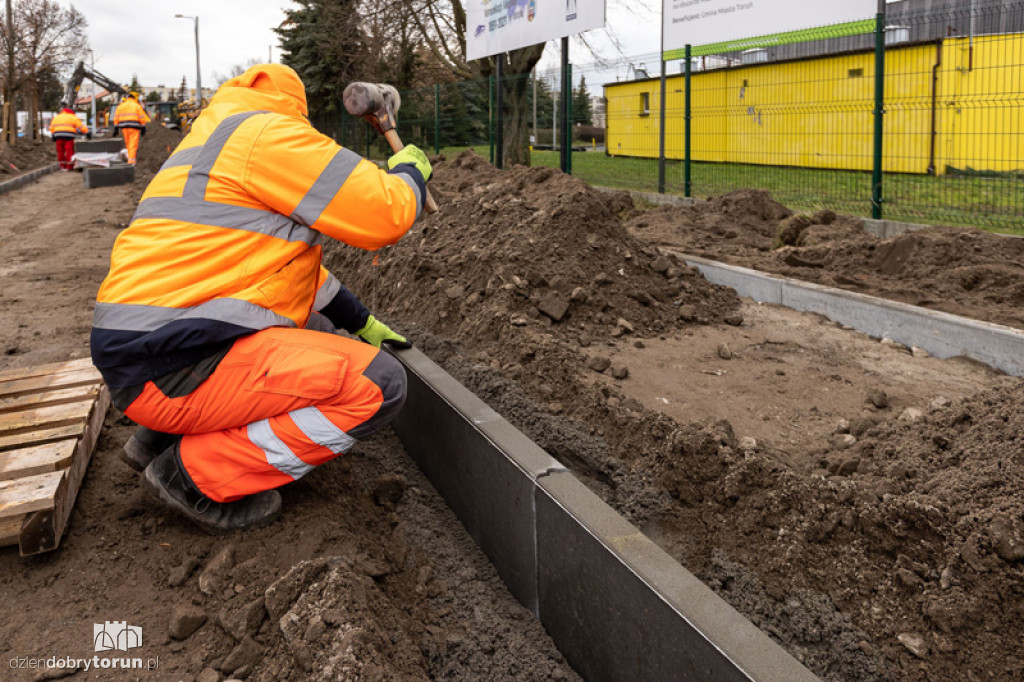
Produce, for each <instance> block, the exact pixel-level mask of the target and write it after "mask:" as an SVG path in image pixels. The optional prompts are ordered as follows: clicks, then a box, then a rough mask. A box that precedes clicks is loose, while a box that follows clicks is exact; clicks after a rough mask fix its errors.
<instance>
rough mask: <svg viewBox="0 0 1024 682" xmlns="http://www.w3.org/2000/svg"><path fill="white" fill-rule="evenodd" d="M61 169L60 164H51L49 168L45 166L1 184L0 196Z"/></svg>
mask: <svg viewBox="0 0 1024 682" xmlns="http://www.w3.org/2000/svg"><path fill="white" fill-rule="evenodd" d="M59 168H60V165H59V164H56V163H54V164H51V165H49V166H43V167H42V168H36V169H35V170H33V171H29V172H28V173H23V174H21V175H19V176H18V177H16V178H14V179H12V180H8V181H7V182H0V194H6V193H7V192H11V191H13V190H16V189H20V188H22V187H24V186H25V185H27V184H29V183H30V182H35V181H36V180H38V179H39V178H41V177H43V176H44V175H48V174H50V173H54V172H56V171H57V169H59Z"/></svg>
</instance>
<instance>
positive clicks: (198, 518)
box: [142, 443, 281, 534]
mask: <svg viewBox="0 0 1024 682" xmlns="http://www.w3.org/2000/svg"><path fill="white" fill-rule="evenodd" d="M180 447H181V444H180V443H175V444H174V445H173V446H171V447H170V448H168V449H167V450H164V452H163V453H161V454H160V456H159V457H157V458H156V459H154V460H153V461H152V462H151V463H150V465H149V466H148V467H146V471H145V473H144V474H143V475H142V487H143V488H145V489H146V492H148V493H149V494H150V495H152V496H153V497H155V498H156V499H158V500H160V501H161V502H163V503H164V504H166V505H167V506H169V507H171V508H172V509H174V510H176V511H178V512H180V513H181V514H184V515H185V516H187V517H188V519H189V520H190V521H192V522H193V523H195V524H196V525H198V526H199V527H200V528H202V529H203V530H205V531H206V532H208V533H214V534H224V533H230V532H232V531H236V530H243V529H249V528H260V527H261V526H265V525H267V524H269V523H272V522H273V521H274V519H276V518H277V517H278V515H279V514H280V513H281V494H280V493H278V492H277V491H276V490H265V491H263V492H261V493H256V494H255V495H248V496H247V497H243V498H242V499H240V500H237V501H235V502H214V501H213V500H211V499H210V498H209V497H207V496H206V495H203V494H202V493H201V492H199V488H197V487H196V485H195V483H193V482H192V479H191V478H190V477H189V475H188V472H187V471H185V466H184V465H183V464H182V463H181V455H180V453H179V448H180Z"/></svg>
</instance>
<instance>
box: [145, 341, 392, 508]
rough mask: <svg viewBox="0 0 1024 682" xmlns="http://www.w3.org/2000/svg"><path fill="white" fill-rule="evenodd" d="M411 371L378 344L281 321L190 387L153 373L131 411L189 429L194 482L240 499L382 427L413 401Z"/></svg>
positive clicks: (155, 424) (186, 444) (186, 446)
mask: <svg viewBox="0 0 1024 682" xmlns="http://www.w3.org/2000/svg"><path fill="white" fill-rule="evenodd" d="M405 380H406V377H405V371H404V369H403V368H402V365H401V363H399V362H398V361H397V360H395V359H394V358H393V357H391V356H390V355H389V354H387V353H385V352H381V351H380V350H378V349H377V348H375V347H374V346H371V345H368V344H365V343H361V342H359V341H353V340H351V339H347V338H344V337H341V336H337V335H335V334H325V333H323V332H320V331H313V330H309V329H288V328H281V327H273V328H270V329H264V330H263V331H260V332H257V333H255V334H252V335H250V336H245V337H242V338H240V339H237V340H236V341H235V342H234V345H233V346H232V347H231V349H230V350H229V351H228V353H227V355H225V356H224V358H223V359H222V360H221V361H220V363H219V364H218V365H217V367H216V369H215V370H214V371H213V373H212V374H211V375H210V376H209V377H208V378H207V379H206V380H204V381H202V383H200V384H199V385H198V386H197V387H195V388H193V389H191V390H190V392H188V393H187V395H176V393H180V392H182V391H177V392H176V391H170V393H172V394H175V397H170V396H168V395H167V394H165V393H164V391H163V390H161V389H160V388H159V387H157V385H156V384H154V383H153V382H152V381H149V382H146V384H145V385H144V387H143V390H142V393H141V394H140V395H139V397H137V398H136V399H135V400H134V401H132V403H131V405H129V406H128V408H127V409H126V410H125V414H126V415H127V416H128V417H129V418H130V419H132V420H134V421H136V422H138V423H139V424H142V425H143V426H146V427H149V428H151V429H154V430H157V431H163V432H165V433H181V434H185V435H184V437H183V438H182V440H181V460H182V463H183V464H184V466H185V470H186V471H187V472H188V474H189V476H190V477H191V478H192V482H193V483H195V485H196V487H197V488H199V490H200V492H202V493H203V494H204V495H206V496H207V497H209V498H211V499H213V500H214V501H216V502H231V501H233V500H237V499H239V498H241V497H244V496H246V495H252V494H254V493H258V492H261V491H264V490H269V489H271V488H276V487H278V486H281V485H284V484H286V483H291V482H292V481H294V480H296V479H298V478H300V477H301V476H303V475H304V474H306V473H308V472H309V471H310V470H312V469H313V467H315V466H317V465H320V464H323V463H324V462H326V461H328V460H330V459H333V458H334V457H337V456H338V455H340V454H342V453H344V452H346V451H347V450H348V449H349V448H350V447H351V446H352V445H353V444H354V443H355V441H356V440H358V439H360V438H365V437H366V436H368V435H370V434H372V433H374V432H376V431H378V430H380V429H381V428H383V427H384V426H385V425H386V424H387V423H388V422H390V421H391V420H392V419H393V418H394V416H395V415H396V414H397V413H398V411H399V410H400V409H401V407H402V404H403V403H404V402H405ZM165 388H166V387H165Z"/></svg>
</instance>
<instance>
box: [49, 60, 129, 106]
mask: <svg viewBox="0 0 1024 682" xmlns="http://www.w3.org/2000/svg"><path fill="white" fill-rule="evenodd" d="M86 78H88V79H89V80H91V81H92V82H93V83H95V84H96V85H98V86H100V87H101V88H103V89H105V90H106V91H107V92H109V93H111V94H116V95H117V96H118V97H119V98H121V97H124V96H125V95H127V94H128V91H127V90H125V89H124V88H123V87H121V86H120V85H119V84H118V83H117V82H116V81H114V80H111V79H110V78H108V77H106V76H104V75H103V74H102V73H100V72H99V71H96V70H95V69H93V68H92V67H89V66H86V64H85V62H78V65H77V66H75V70H74V72H73V73H72V74H71V78H70V79H69V80H68V86H67V88H66V89H65V90H64V100H63V101H64V103H65V104H67V106H72V105H74V103H75V99H76V96H77V94H78V89H79V88H80V87H82V82H83V81H84V80H85V79H86ZM118 101H120V100H118Z"/></svg>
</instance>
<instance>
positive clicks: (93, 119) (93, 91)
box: [89, 50, 99, 133]
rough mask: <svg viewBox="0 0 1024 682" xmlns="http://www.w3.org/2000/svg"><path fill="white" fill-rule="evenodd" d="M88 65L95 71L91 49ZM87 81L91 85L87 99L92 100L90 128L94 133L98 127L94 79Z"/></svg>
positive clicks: (94, 58)
mask: <svg viewBox="0 0 1024 682" xmlns="http://www.w3.org/2000/svg"><path fill="white" fill-rule="evenodd" d="M89 66H90V67H92V70H93V72H95V71H96V55H95V53H93V51H92V50H89ZM89 83H90V85H92V88H90V89H91V90H92V97H90V98H89V99H91V100H92V106H91V109H92V130H93V132H94V133H95V132H97V130H98V128H99V126H97V125H96V81H94V80H93V79H91V78H90V79H89Z"/></svg>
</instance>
